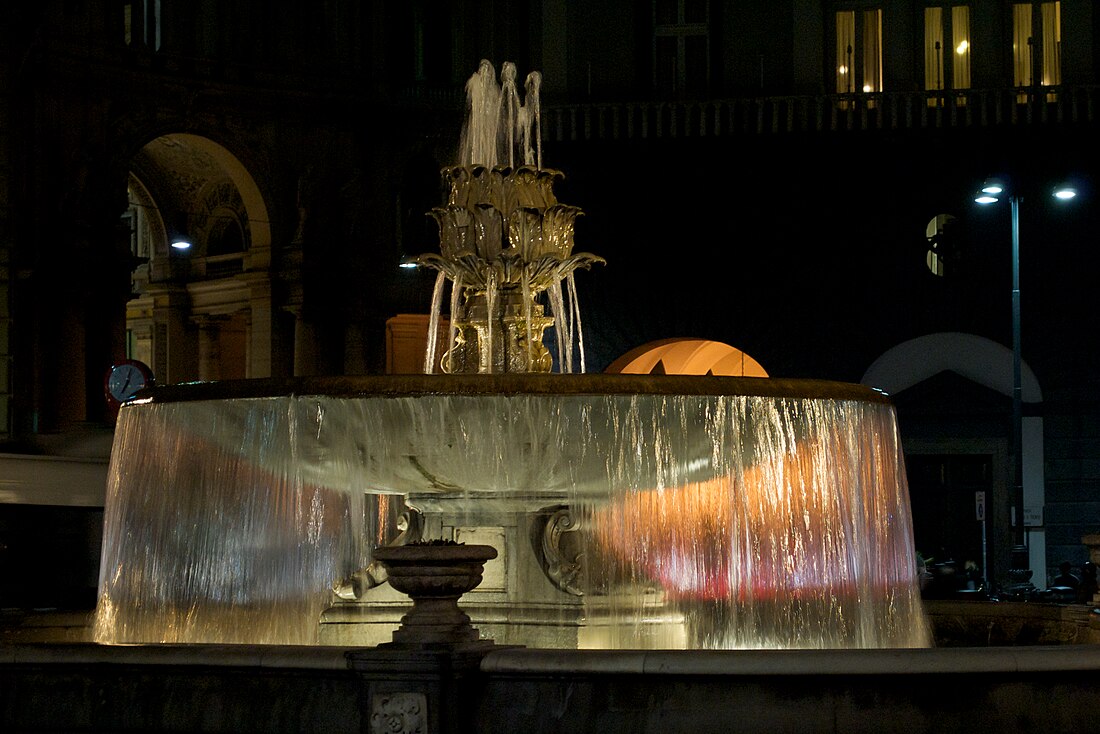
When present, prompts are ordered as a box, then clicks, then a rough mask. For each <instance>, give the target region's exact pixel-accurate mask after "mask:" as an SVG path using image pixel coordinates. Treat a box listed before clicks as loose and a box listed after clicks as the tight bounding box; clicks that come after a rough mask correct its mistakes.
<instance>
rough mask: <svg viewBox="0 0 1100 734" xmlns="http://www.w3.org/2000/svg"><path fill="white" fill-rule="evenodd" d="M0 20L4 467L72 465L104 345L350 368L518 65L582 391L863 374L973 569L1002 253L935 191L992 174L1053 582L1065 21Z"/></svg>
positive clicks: (305, 368) (1086, 283)
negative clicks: (683, 374)
mask: <svg viewBox="0 0 1100 734" xmlns="http://www.w3.org/2000/svg"><path fill="white" fill-rule="evenodd" d="M3 15H4V21H5V22H4V23H3V24H2V25H0V34H2V44H0V262H2V263H3V269H2V271H0V434H3V437H4V439H5V445H6V446H7V447H8V450H9V453H11V454H14V455H23V454H39V455H48V456H51V455H52V456H63V457H66V458H89V457H90V456H92V455H96V456H99V457H100V458H102V455H103V452H104V446H109V443H108V442H109V436H110V432H111V429H112V424H113V415H112V413H111V408H110V405H109V404H108V403H107V402H106V401H105V400H104V395H103V380H104V375H105V373H106V371H107V369H108V368H109V367H110V366H111V365H112V364H114V363H117V362H118V361H120V360H123V359H137V360H140V361H142V362H144V363H146V364H148V365H149V366H150V367H151V368H152V370H153V372H154V374H155V375H156V379H157V380H158V381H159V382H162V383H173V382H186V381H192V380H212V379H234V378H259V377H269V376H270V377H280V376H290V375H309V374H360V373H371V372H382V371H385V369H386V365H387V364H392V363H393V361H392V359H389V358H388V357H387V354H386V343H387V330H386V329H387V327H386V324H387V322H388V321H389V319H391V318H392V317H394V316H395V315H398V314H416V313H424V312H425V311H426V310H427V309H428V305H429V303H430V297H431V280H430V279H429V277H428V276H427V275H426V274H425V273H421V272H416V271H407V270H404V269H400V268H398V263H399V262H400V261H401V259H402V258H403V257H404V256H407V255H411V254H417V253H419V252H423V251H430V250H432V249H434V248H435V247H436V245H437V234H436V232H435V230H434V226H433V225H432V224H431V222H430V220H429V219H428V218H427V217H426V216H425V214H426V212H427V211H428V210H429V209H430V208H431V207H433V206H435V205H437V204H438V203H439V200H440V196H441V192H440V188H439V170H440V168H441V167H442V166H444V165H448V164H450V163H451V162H452V161H453V160H454V151H455V148H456V146H457V142H458V133H459V128H460V125H461V119H462V113H463V106H464V98H463V86H464V84H465V81H466V79H467V77H468V76H469V75H470V74H471V73H472V72H473V71H474V70H475V69H476V68H477V66H478V62H479V61H480V60H481V59H483V58H484V59H489V60H491V61H493V62H494V63H496V64H497V65H498V68H499V65H500V64H501V63H503V62H504V61H512V62H514V63H515V64H516V66H517V68H518V69H519V70H520V72H521V73H526V71H529V70H538V71H540V72H541V73H542V75H543V80H544V81H543V86H542V89H541V100H542V127H541V137H542V141H543V150H544V160H545V163H546V165H548V166H550V167H553V168H558V169H560V170H562V171H563V172H564V173H565V181H564V182H563V184H562V185H561V187H560V190H559V192H558V193H559V196H560V197H561V199H562V200H563V201H568V203H571V204H574V205H577V206H579V207H581V208H582V209H583V210H584V212H585V215H584V217H582V219H581V220H580V222H579V223H578V226H577V243H578V247H579V248H580V249H582V250H590V251H592V252H594V253H596V254H598V255H601V256H602V257H604V258H606V259H607V262H608V264H607V266H606V267H600V268H597V269H595V270H593V271H591V272H585V273H581V274H580V275H579V276H578V287H579V292H580V299H581V301H580V302H581V309H582V313H583V318H584V334H585V338H586V342H587V349H588V352H589V360H588V362H589V369H590V370H598V369H603V368H605V367H606V366H608V365H610V364H611V363H613V362H614V360H616V359H617V358H618V357H620V356H622V355H624V354H626V353H627V352H629V351H631V350H633V349H636V348H637V347H638V346H639V345H642V344H645V343H648V342H650V341H655V340H659V339H667V338H671V337H693V338H704V339H711V340H715V341H720V342H724V343H727V344H731V345H734V346H735V347H737V348H738V349H742V350H744V351H745V352H746V353H747V354H749V355H751V356H752V357H753V358H754V359H756V360H757V361H759V362H760V363H761V364H762V365H763V366H764V368H765V369H766V370H767V372H768V374H770V375H772V376H775V377H813V378H821V379H835V380H843V381H851V382H859V381H861V380H864V379H865V378H867V379H869V380H879V381H881V382H882V384H875V385H874V386H875V387H882V388H884V389H889V390H891V391H892V393H893V394H894V395H895V399H896V403H897V406H898V411H899V417H900V422H901V430H902V440H903V444H904V445H905V448H906V460H907V463H908V465H909V468H910V483H911V492H912V494H913V498H914V507H915V511H916V514H917V528H916V533H917V544H918V549H919V550H921V552H922V553H924V554H925V555H928V556H933V557H935V558H937V559H940V560H945V557H950V558H951V559H952V560H956V561H958V562H960V563H962V562H964V561H974V562H977V563H979V564H981V565H982V566H983V567H984V568H988V569H989V574H988V575H989V577H990V578H991V580H995V579H996V578H998V577H1003V575H1004V573H1005V571H1006V570H1007V568H1008V565H1009V562H1010V561H1009V558H1008V549H1009V547H1010V545H1011V542H1010V539H1011V536H1012V528H1011V524H1010V523H1011V519H1010V510H1011V506H1012V502H1011V494H1012V491H1013V479H1012V476H1011V466H1012V464H1013V460H1014V449H1013V446H1012V434H1011V430H1010V415H1011V409H1010V408H1011V392H1012V385H1011V382H1009V383H1007V386H1006V382H1005V380H1004V376H1005V374H1007V373H1006V372H1005V370H1006V369H1009V366H1010V358H1011V351H1010V349H1011V345H1012V338H1013V334H1012V319H1011V309H1010V282H1011V281H1010V251H1009V240H1010V232H1009V214H1008V211H1007V208H1000V209H997V210H995V211H978V210H977V209H976V208H975V207H974V206H973V205H972V203H971V202H972V199H973V197H972V196H971V194H972V192H973V190H974V189H975V188H976V187H977V185H978V184H979V183H980V182H981V180H982V179H984V178H986V177H988V176H991V175H994V174H996V175H1004V176H1009V177H1011V179H1012V181H1013V182H1014V184H1015V185H1017V187H1018V188H1019V190H1020V191H1022V192H1026V193H1024V194H1022V196H1023V198H1022V203H1021V213H1020V219H1021V235H1020V239H1021V252H1020V256H1019V265H1020V272H1021V291H1022V298H1021V302H1022V313H1021V326H1022V335H1023V336H1022V354H1023V360H1024V362H1025V365H1024V367H1025V373H1024V374H1025V375H1026V376H1027V378H1028V380H1029V382H1027V386H1028V388H1029V389H1028V390H1027V391H1026V393H1025V395H1024V397H1023V402H1024V416H1025V417H1024V420H1025V424H1026V426H1027V430H1026V431H1025V435H1026V437H1027V439H1026V441H1025V443H1024V447H1025V451H1026V455H1025V465H1026V466H1025V476H1026V480H1025V485H1026V486H1025V490H1026V493H1027V498H1028V499H1027V503H1026V505H1027V506H1026V508H1025V509H1026V512H1025V516H1026V517H1025V519H1026V522H1027V524H1028V526H1029V530H1028V533H1027V537H1028V540H1029V543H1030V545H1031V548H1032V568H1033V569H1034V570H1035V571H1036V576H1035V583H1036V585H1037V586H1039V587H1040V588H1042V587H1043V586H1045V584H1046V582H1047V578H1044V576H1051V575H1053V573H1052V572H1051V571H1050V569H1055V568H1057V566H1058V564H1059V562H1061V561H1063V560H1068V561H1070V562H1071V563H1072V564H1074V565H1080V564H1081V563H1083V562H1084V561H1085V560H1086V551H1085V549H1084V547H1083V546H1082V545H1081V543H1080V537H1081V536H1082V535H1084V534H1086V533H1090V532H1096V530H1097V528H1098V527H1100V450H1098V449H1097V438H1098V437H1100V404H1098V400H1097V389H1098V387H1100V385H1098V382H1100V380H1098V378H1097V371H1096V369H1095V366H1094V362H1093V358H1092V356H1091V355H1092V353H1093V351H1094V343H1095V336H1094V335H1093V334H1092V329H1091V325H1092V324H1095V323H1097V308H1096V306H1095V304H1094V302H1093V299H1092V297H1091V288H1090V280H1091V278H1090V274H1089V272H1088V270H1087V268H1085V267H1084V266H1083V263H1085V262H1087V258H1088V256H1089V251H1090V249H1091V246H1092V245H1093V242H1092V240H1093V233H1094V232H1096V231H1097V228H1096V226H1095V225H1096V224H1097V222H1096V216H1097V215H1096V212H1097V211H1100V208H1098V207H1097V205H1096V203H1095V202H1096V197H1097V196H1100V189H1096V190H1094V191H1092V192H1091V193H1092V194H1093V195H1092V196H1091V197H1090V196H1089V194H1090V183H1092V182H1093V179H1094V177H1095V175H1096V173H1097V169H1098V164H1100V161H1098V160H1097V154H1096V153H1095V150H1094V148H1095V145H1094V144H1093V141H1094V139H1095V135H1096V131H1097V129H1098V123H1100V104H1098V103H1100V87H1098V86H1096V73H1097V70H1098V69H1100V43H1098V41H1100V13H1098V12H1097V11H1096V9H1095V8H1094V4H1093V3H1092V2H1089V0H1061V2H1029V3H1016V2H1003V1H1001V0H980V1H975V2H971V3H959V4H950V3H933V2H894V1H883V2H844V1H840V0H835V1H834V0H790V2H786V3H775V2H766V1H764V0H753V1H751V2H736V3H735V2H721V1H719V0H655V1H654V2H644V3H631V2H625V1H620V0H607V1H605V2H597V3H568V2H566V1H565V0H544V1H541V2H540V1H539V0H525V1H524V2H517V3H508V4H506V5H505V4H498V3H481V2H473V1H464V0H457V1H456V2H452V3H446V4H441V3H434V2H427V1H426V0H425V1H423V2H416V1H414V2H370V3H359V2H351V1H347V2H343V1H341V0H333V1H331V2H325V3H308V2H292V1H290V0H279V1H277V2H262V3H260V2H249V1H247V0H244V1H242V2H236V3H213V2H208V3H197V4H196V3H183V2H173V0H86V1H84V2H61V0H57V1H52V0H48V1H46V2H42V3H38V4H35V5H34V6H33V7H32V6H20V5H16V6H10V7H8V8H6V9H5V10H4V11H3ZM1067 176H1069V177H1074V178H1075V179H1076V181H1077V184H1078V187H1079V190H1080V191H1081V193H1082V196H1080V197H1079V203H1077V204H1076V205H1075V206H1074V208H1073V209H1072V210H1069V209H1066V210H1061V209H1059V210H1055V209H1053V208H1051V207H1049V206H1047V204H1046V203H1045V199H1044V198H1043V197H1042V190H1043V188H1044V187H1045V186H1046V185H1047V184H1050V183H1053V181H1054V179H1056V178H1061V177H1067ZM937 222H938V223H939V224H938V225H937V224H936V223H937ZM184 241H186V242H188V243H190V247H189V248H187V249H183V248H177V247H174V246H173V245H174V244H176V243H180V242H184ZM991 345H992V347H996V348H992V347H991ZM872 367H875V369H872ZM933 368H935V369H933ZM1030 380H1034V383H1032V382H1030ZM1006 389H1007V393H1006ZM978 493H985V494H984V495H979V494H978ZM979 496H983V497H984V496H987V497H988V508H989V511H988V515H987V516H985V519H984V521H983V520H979V519H978V514H977V510H976V502H977V498H978V497H979ZM54 504H56V505H57V506H64V505H66V502H65V501H64V500H62V499H56V498H55V499H51V500H49V501H45V500H38V501H36V499H35V497H34V496H28V495H26V494H25V493H24V494H19V493H18V492H15V493H12V494H11V495H10V496H9V501H7V502H6V504H5V505H4V506H3V507H2V509H3V510H4V517H5V523H4V524H0V530H5V532H7V533H8V538H9V540H8V541H6V545H7V546H8V550H7V551H0V552H5V553H7V555H8V561H7V562H8V563H10V564H12V565H15V563H16V560H13V559H15V558H16V555H18V556H19V559H21V560H20V562H22V560H23V559H25V558H26V557H28V556H29V555H30V554H31V553H30V551H26V550H20V548H24V549H25V548H29V547H31V546H30V545H28V544H29V543H31V541H30V540H28V539H27V538H26V537H25V534H24V535H19V537H18V538H16V537H15V536H16V535H17V533H16V532H15V530H14V529H13V528H16V527H18V526H23V525H25V524H26V523H24V522H23V519H24V518H23V516H22V515H21V514H20V513H25V512H28V510H26V509H25V507H26V506H32V507H35V508H37V509H36V511H38V510H41V508H42V507H45V506H52V505H54ZM69 506H70V509H69V510H67V512H69V513H75V514H72V516H69V517H67V519H63V520H58V519H56V518H55V520H54V521H53V523H54V524H55V525H56V526H57V527H59V528H68V529H69V531H67V532H68V536H72V537H76V538H77V539H78V540H77V542H78V544H79V543H84V542H85V540H86V539H87V537H88V536H89V535H92V536H94V526H95V518H96V515H95V512H96V506H95V502H94V500H81V501H79V502H77V501H73V502H70V503H69ZM77 506H78V507H81V508H84V509H83V510H80V511H77V510H74V509H72V507H77ZM21 508H23V509H21ZM58 512H61V511H60V510H58ZM73 528H78V529H79V531H77V530H73ZM86 528H92V530H90V531H87V532H85V530H84V529H86ZM58 532H62V531H61V530H59V531H58ZM68 536H67V537H68ZM983 538H984V540H983ZM0 542H4V539H3V538H0ZM55 545H57V543H55ZM56 562H57V561H56V560H54V561H51V563H56ZM86 562H87V565H88V567H89V569H88V573H87V574H85V577H88V576H94V569H93V568H92V567H94V565H95V559H94V552H93V553H91V554H89V557H88V559H86ZM27 601H34V603H38V602H39V601H41V600H30V599H29V598H28V599H27ZM59 603H60V602H59Z"/></svg>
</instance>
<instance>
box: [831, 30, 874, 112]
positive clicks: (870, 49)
mask: <svg viewBox="0 0 1100 734" xmlns="http://www.w3.org/2000/svg"><path fill="white" fill-rule="evenodd" d="M836 91H837V94H852V93H854V92H863V93H865V94H871V93H876V92H881V91H882V10H864V11H861V12H859V13H857V12H856V11H854V10H842V11H840V12H838V13H837V14H836ZM872 105H873V103H869V104H868V106H872ZM841 107H842V108H843V107H847V104H846V103H844V102H842V103H841Z"/></svg>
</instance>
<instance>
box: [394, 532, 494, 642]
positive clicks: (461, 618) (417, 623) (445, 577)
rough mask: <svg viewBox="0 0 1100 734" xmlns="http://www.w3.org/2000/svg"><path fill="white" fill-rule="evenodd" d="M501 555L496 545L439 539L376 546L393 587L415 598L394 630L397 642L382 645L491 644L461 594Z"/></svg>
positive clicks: (476, 583) (472, 585) (475, 583)
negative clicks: (463, 607)
mask: <svg viewBox="0 0 1100 734" xmlns="http://www.w3.org/2000/svg"><path fill="white" fill-rule="evenodd" d="M496 557H497V551H496V548H494V547H493V546H491V545H464V544H462V543H450V542H439V541H435V542H432V541H429V542H425V543H412V544H409V545H395V546H384V547H381V548H377V549H375V551H374V559H375V560H376V561H378V562H379V563H381V564H382V565H383V566H384V567H385V569H386V573H387V575H388V577H389V582H390V586H392V587H393V588H394V589H396V590H398V591H400V592H402V593H403V594H408V595H409V597H410V598H411V599H412V602H413V605H412V609H410V610H409V611H408V612H407V613H406V614H405V615H404V616H403V617H402V618H401V627H400V628H398V629H397V630H395V631H394V633H393V642H389V643H383V645H380V647H382V646H385V647H395V646H396V647H414V648H422V647H438V646H456V645H463V646H468V645H470V644H472V643H482V644H492V642H491V641H488V640H486V641H481V640H480V639H479V634H478V631H477V629H476V628H475V627H473V626H472V625H471V624H470V617H469V615H467V614H466V613H465V612H463V611H462V610H461V609H460V608H459V606H458V599H459V597H461V596H462V595H463V594H465V593H466V592H467V591H470V590H471V589H473V588H475V587H476V586H477V585H478V584H479V583H481V573H482V570H483V569H484V567H485V562H486V561H489V560H492V559H493V558H496Z"/></svg>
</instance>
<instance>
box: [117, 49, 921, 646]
mask: <svg viewBox="0 0 1100 734" xmlns="http://www.w3.org/2000/svg"><path fill="white" fill-rule="evenodd" d="M501 79H502V83H501V84H500V85H499V86H498V85H497V84H496V81H495V78H494V70H493V68H492V65H491V64H488V62H483V64H482V66H481V68H480V69H479V72H478V73H477V74H476V75H475V76H474V77H473V78H472V79H471V80H470V83H469V85H468V88H467V89H468V92H469V99H470V115H469V116H468V121H467V126H466V129H465V131H464V135H463V143H462V150H463V153H462V156H461V157H460V162H459V164H458V165H457V166H455V167H453V168H448V169H445V170H444V171H443V177H444V180H445V181H446V182H447V183H448V184H449V194H448V198H447V201H446V203H445V204H444V206H442V207H440V208H438V209H436V210H435V211H434V212H433V213H432V215H433V216H434V217H435V219H436V221H437V222H438V223H439V226H440V250H441V252H440V254H438V255H434V254H432V255H421V256H419V257H418V258H415V261H416V262H417V263H418V264H420V265H422V266H426V267H430V268H434V269H435V270H437V271H438V276H437V279H436V284H435V288H434V289H433V296H432V314H433V321H432V325H431V330H432V333H433V334H434V333H435V331H436V330H437V329H438V328H439V321H438V320H437V318H438V317H437V314H438V313H439V311H440V307H441V305H442V303H443V301H444V291H445V288H446V286H447V284H448V283H450V284H451V294H450V299H449V300H450V319H449V327H448V328H449V329H450V334H449V337H448V339H447V340H446V344H447V349H446V351H445V352H444V354H443V355H442V356H441V358H438V359H437V355H436V354H435V352H434V351H433V349H432V347H429V350H428V352H427V354H426V358H425V371H426V372H434V371H435V369H436V365H437V364H438V365H440V366H441V368H442V370H443V371H444V372H449V373H450V374H447V375H437V374H425V375H405V376H389V377H331V378H324V377H317V378H296V379H287V380H244V381H228V382H221V383H205V384H203V383H198V384H189V385H168V386H162V387H157V388H154V389H153V390H151V391H148V392H146V393H144V394H142V395H141V396H139V398H138V399H137V400H134V401H132V402H130V403H128V404H126V405H124V406H123V408H122V409H121V410H120V414H119V422H118V428H117V431H116V438H115V445H114V450H113V453H112V464H111V469H110V478H109V483H108V496H107V507H106V512H105V521H104V547H103V556H102V571H101V580H100V601H99V605H98V607H97V610H96V630H95V634H96V639H97V640H98V641H100V642H138V643H143V642H219V643H221V642H247V643H293V644H315V643H318V642H320V643H322V644H331V645H364V644H372V645H373V644H380V643H384V642H386V641H387V640H389V639H390V635H391V634H392V633H393V630H394V628H395V627H396V626H397V624H398V623H399V621H400V618H401V616H402V614H404V613H405V612H406V611H407V610H408V609H409V604H408V597H406V596H405V595H404V594H402V593H400V592H398V591H397V590H395V589H394V588H393V586H392V585H391V584H389V583H387V570H386V566H385V564H384V563H383V562H381V561H385V560H386V559H387V558H388V557H389V556H388V555H387V552H385V551H382V552H378V553H377V554H376V551H375V550H374V549H375V548H378V547H380V546H395V545H403V544H410V543H415V542H417V541H427V540H435V541H439V542H446V543H452V542H453V543H460V544H468V545H478V546H480V545H489V546H492V549H493V550H494V552H495V555H496V557H495V558H493V557H491V556H490V555H486V556H485V563H484V569H483V571H482V581H481V583H480V585H478V586H477V587H476V588H474V589H473V590H471V591H469V592H467V593H466V594H465V595H464V596H463V604H462V607H463V609H465V610H466V611H467V612H468V613H469V617H470V618H472V620H473V623H474V624H475V625H476V627H477V628H478V629H479V630H481V632H482V633H483V634H485V635H487V636H488V637H489V638H492V639H494V640H496V641H497V642H502V643H515V644H522V645H527V646H531V647H567V648H570V647H600V648H690V649H695V648H746V647H747V648H814V647H830V648H851V647H924V646H928V645H929V644H930V636H929V632H928V628H927V625H926V623H925V620H924V617H923V612H922V609H921V602H920V597H919V592H918V589H917V578H916V553H915V549H914V548H913V543H912V530H911V520H910V515H909V501H908V490H907V486H906V481H905V475H904V472H903V469H902V458H901V451H900V443H899V440H898V435H897V426H896V422H895V417H894V411H893V407H892V405H891V404H890V402H889V401H888V399H887V398H886V397H885V396H883V395H882V394H880V393H878V392H875V391H873V390H869V389H866V388H863V387H862V386H857V385H848V384H843V383H832V382H825V381H814V380H780V379H761V378H732V377H686V376H628V375H595V374H584V357H583V349H582V348H581V345H582V344H583V339H582V332H581V327H580V318H579V314H580V309H579V307H578V306H577V298H576V288H575V285H574V283H573V278H572V275H573V272H574V271H575V270H576V269H577V268H578V267H588V266H590V265H592V264H595V263H600V262H602V260H601V259H600V258H598V257H596V256H595V255H591V254H587V253H581V254H574V253H573V252H572V248H573V225H574V221H575V219H576V217H577V216H578V215H579V214H580V211H579V210H578V209H576V208H574V207H568V206H565V205H562V204H560V203H559V202H558V201H557V200H556V197H555V196H554V193H553V190H552V187H553V184H554V183H555V182H556V181H558V180H560V178H561V174H560V172H556V171H551V170H547V169H544V168H543V167H542V161H541V147H540V143H539V141H540V134H539V131H538V120H539V111H538V95H539V78H538V76H537V75H530V76H528V78H527V82H526V84H525V89H526V98H525V100H524V103H523V104H521V103H520V100H519V95H518V91H517V89H516V84H515V69H514V67H513V66H511V65H505V67H504V69H503V71H502V74H501ZM547 310H548V311H549V312H548V311H547ZM551 326H552V327H553V332H554V341H555V342H556V345H557V348H556V354H555V353H552V352H551V351H550V349H549V348H548V347H546V345H545V341H547V340H548V339H549V337H548V335H546V333H545V332H546V330H547V329H548V328H549V327H551ZM435 342H436V340H435V339H434V338H429V339H428V343H429V345H434V344H435ZM555 365H556V367H557V369H558V371H559V372H560V373H561V374H547V372H548V371H550V370H551V369H553V367H554V366H555ZM575 365H579V367H580V374H570V373H572V372H573V371H574V369H573V368H574V366H575ZM376 555H377V557H376ZM399 585H400V584H399ZM448 604H450V602H448ZM451 611H452V612H453V610H451ZM414 618H417V619H422V618H423V617H422V616H417V615H414ZM318 620H320V622H321V623H320V624H318ZM414 626H415V625H414Z"/></svg>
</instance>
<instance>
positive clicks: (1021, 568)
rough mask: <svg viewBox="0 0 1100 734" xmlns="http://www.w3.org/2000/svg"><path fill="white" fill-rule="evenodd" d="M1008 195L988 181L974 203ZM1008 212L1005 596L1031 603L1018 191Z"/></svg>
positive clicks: (1066, 195)
mask: <svg viewBox="0 0 1100 734" xmlns="http://www.w3.org/2000/svg"><path fill="white" fill-rule="evenodd" d="M1004 193H1005V186H1004V184H1002V183H1000V182H997V181H987V182H986V183H985V184H984V185H983V186H982V189H981V193H980V194H979V195H978V197H977V198H976V199H974V201H976V202H977V203H979V204H983V205H985V204H993V203H996V202H998V201H1000V198H1001V196H1002V195H1003V194H1004ZM1053 195H1054V197H1055V198H1056V199H1059V200H1067V199H1072V198H1073V197H1074V196H1076V195H1077V192H1076V191H1075V190H1074V189H1073V188H1071V187H1069V186H1060V187H1058V188H1056V189H1055V190H1054V192H1053ZM1007 196H1008V202H1009V212H1010V216H1011V218H1012V454H1013V466H1012V514H1013V515H1015V517H1014V518H1013V520H1014V523H1013V539H1012V540H1013V545H1012V554H1011V564H1012V565H1011V568H1009V571H1008V576H1009V579H1010V581H1011V584H1010V585H1009V586H1008V588H1007V589H1005V595H1006V596H1008V597H1010V598H1015V599H1028V598H1029V597H1030V596H1031V595H1032V594H1033V593H1034V591H1035V586H1034V585H1033V584H1032V583H1031V576H1032V571H1031V568H1030V558H1029V552H1028V547H1027V532H1026V529H1025V523H1024V441H1023V438H1024V432H1023V423H1024V418H1023V384H1022V383H1023V367H1022V364H1023V360H1022V358H1021V356H1020V355H1021V351H1020V196H1019V194H1018V193H1017V192H1016V191H1014V190H1013V191H1009V192H1008V194H1007Z"/></svg>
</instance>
